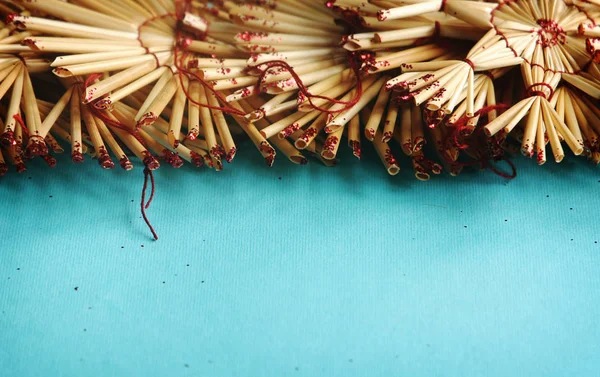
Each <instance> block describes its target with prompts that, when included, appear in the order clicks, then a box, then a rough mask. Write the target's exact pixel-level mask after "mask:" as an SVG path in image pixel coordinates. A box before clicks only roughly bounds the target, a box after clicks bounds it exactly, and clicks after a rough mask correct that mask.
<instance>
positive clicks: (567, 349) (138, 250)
mask: <svg viewBox="0 0 600 377" xmlns="http://www.w3.org/2000/svg"><path fill="white" fill-rule="evenodd" d="M342 158H343V161H342V164H341V165H340V166H339V167H338V168H336V169H335V170H332V169H328V168H325V167H322V166H320V165H319V164H318V163H311V164H310V165H309V166H306V167H299V166H294V165H291V164H289V163H287V162H286V161H284V160H282V159H279V160H278V161H277V162H276V166H275V168H273V169H268V168H266V167H264V166H263V162H262V160H261V159H260V157H259V155H258V154H257V153H256V152H255V151H254V150H252V146H250V145H246V147H245V148H242V152H241V153H240V155H239V156H238V158H237V159H236V160H235V161H234V163H233V165H232V166H227V167H226V170H225V171H224V172H222V173H220V174H217V173H215V172H213V171H208V170H205V169H204V170H200V171H194V169H193V168H191V167H187V168H184V169H182V170H180V171H174V170H173V169H171V168H169V167H164V168H163V169H161V170H160V171H159V172H158V173H157V183H158V192H157V197H156V201H155V203H154V204H153V206H152V208H151V209H150V211H149V216H150V218H151V219H152V221H153V223H154V224H155V226H156V228H157V230H158V232H159V234H160V237H161V239H160V241H158V242H153V241H151V240H150V239H149V233H148V231H147V230H146V228H145V226H144V224H143V222H142V220H141V219H140V218H139V204H138V201H139V194H140V189H141V183H142V181H141V175H142V173H141V170H140V169H139V168H138V169H137V171H134V172H130V173H126V172H122V171H119V170H115V171H110V172H107V171H102V170H101V169H100V168H99V167H98V166H97V165H96V164H95V162H93V163H92V162H88V163H86V164H85V165H83V166H73V165H72V164H70V163H68V161H66V160H65V159H64V158H61V159H60V160H59V162H60V163H61V164H60V165H59V166H58V167H57V168H56V169H55V170H53V171H48V170H46V169H45V167H44V166H42V162H41V161H36V162H34V163H32V167H31V168H30V171H28V172H27V173H25V174H23V175H16V174H11V175H10V176H9V177H5V178H2V179H1V180H0V198H1V202H2V210H1V211H0V236H1V237H0V242H1V243H0V248H1V252H0V375H1V376H11V377H12V376H18V377H28V376H69V377H71V376H103V377H104V376H128V377H131V376H216V377H220V376H386V377H387V376H427V377H432V376H509V375H510V376H528V377H531V376H567V375H568V376H585V377H590V376H598V375H600V327H599V325H600V324H599V321H600V319H599V318H600V309H599V302H600V244H598V243H597V242H600V234H599V232H598V219H599V215H598V210H599V208H600V206H599V204H600V195H599V193H600V191H599V190H600V181H599V179H600V177H599V174H598V170H597V169H596V168H595V167H592V166H589V165H587V164H585V163H584V162H574V161H573V159H567V160H566V161H565V162H564V163H563V164H561V165H559V166H556V165H555V164H553V163H548V166H545V167H543V168H537V167H536V166H534V163H533V161H525V160H522V159H520V160H518V161H517V165H518V167H519V177H518V178H517V179H516V180H514V181H511V182H507V181H505V180H503V179H502V178H499V177H496V176H495V175H493V174H491V173H483V174H476V173H467V174H464V175H462V176H460V177H458V178H450V177H448V176H444V177H442V178H438V179H434V180H432V181H431V182H428V183H422V182H418V181H416V180H414V179H413V178H412V177H411V175H412V173H411V171H410V170H411V169H410V167H409V166H406V165H405V166H403V169H404V170H403V172H402V173H401V175H400V176H397V177H388V176H387V175H386V174H385V172H384V171H383V169H382V168H381V166H380V165H379V162H378V161H377V160H376V157H375V156H373V153H372V152H371V151H369V150H367V151H366V158H365V159H366V161H364V162H362V163H358V162H357V161H354V160H353V159H351V158H350V157H349V155H348V153H346V151H345V150H344V151H343V153H342ZM29 177H31V179H29ZM279 177H281V179H279ZM474 178H477V179H474ZM132 200H133V202H132ZM142 245H143V247H142ZM76 287H77V290H75V288H76Z"/></svg>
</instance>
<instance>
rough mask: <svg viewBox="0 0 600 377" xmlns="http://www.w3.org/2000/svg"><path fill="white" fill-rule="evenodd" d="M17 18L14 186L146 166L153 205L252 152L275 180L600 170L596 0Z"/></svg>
mask: <svg viewBox="0 0 600 377" xmlns="http://www.w3.org/2000/svg"><path fill="white" fill-rule="evenodd" d="M0 13H2V15H3V16H4V17H5V22H4V23H2V24H1V25H0V116H1V121H2V122H1V124H0V141H1V143H0V174H5V173H6V171H7V170H8V166H9V165H13V166H15V168H16V170H17V171H24V170H25V169H26V165H25V164H26V162H27V161H28V160H29V159H31V158H35V157H41V158H44V159H45V160H46V162H47V163H48V164H49V165H51V166H53V165H54V164H55V163H56V161H55V160H54V158H53V157H52V155H53V154H55V153H62V152H65V151H68V152H69V153H70V155H71V158H72V160H73V161H74V162H76V163H79V162H82V161H84V160H86V159H88V158H94V159H96V160H97V161H98V163H99V164H100V166H102V167H103V168H106V169H111V168H113V167H115V166H117V165H119V166H121V167H122V168H123V169H125V170H132V169H133V170H134V169H135V167H136V166H137V165H139V164H141V165H142V166H143V169H144V173H145V187H146V186H147V185H150V187H151V188H152V187H153V182H154V181H153V177H152V171H153V170H156V169H158V168H159V167H161V166H165V165H170V166H172V167H174V168H179V167H181V166H182V165H183V164H186V163H190V164H192V165H193V166H196V167H198V168H200V167H203V168H212V169H214V170H216V171H220V170H222V169H224V168H225V166H226V165H227V164H228V163H231V162H233V161H234V159H235V156H236V154H237V151H238V149H239V148H245V147H247V145H248V144H249V143H252V144H254V147H255V148H256V150H257V151H258V153H259V155H260V156H261V158H263V159H264V160H265V162H266V164H267V165H269V166H271V165H273V164H274V163H275V162H276V156H278V155H279V156H280V158H282V159H283V158H285V159H287V160H289V161H290V162H292V163H295V164H298V165H304V164H307V163H308V162H309V161H310V160H317V161H320V162H321V163H323V164H325V165H326V166H334V165H336V164H337V163H339V162H340V161H338V160H339V159H340V156H341V151H343V149H344V148H348V149H349V150H350V153H351V154H352V155H353V156H355V157H356V158H359V159H360V158H362V157H363V156H364V153H363V152H364V150H365V148H369V149H372V150H373V151H374V152H375V154H377V155H378V157H379V159H380V160H381V164H382V167H383V168H384V169H385V170H386V171H387V172H388V173H389V174H390V175H397V174H400V173H401V172H402V171H405V170H412V171H413V172H414V175H415V177H416V178H417V179H419V180H423V181H425V180H428V179H430V178H431V177H432V176H434V175H438V174H441V173H443V171H447V172H448V173H449V174H451V175H456V174H459V173H460V172H461V171H462V170H463V169H464V168H469V167H471V166H475V167H479V168H481V169H490V170H492V171H493V172H495V173H496V174H498V175H500V176H502V177H506V178H512V177H514V176H515V175H516V171H515V170H514V166H513V165H512V163H511V162H510V160H509V159H508V156H509V155H510V154H511V153H512V152H513V151H514V150H515V145H518V148H517V150H520V152H521V153H522V154H523V155H525V156H527V157H536V160H537V162H538V163H539V164H543V163H545V162H546V161H547V160H548V159H549V158H552V159H553V160H555V161H557V162H560V161H561V160H562V159H563V158H565V157H566V155H567V153H566V152H567V151H569V150H570V151H571V152H572V154H574V155H583V156H586V157H587V158H588V159H589V160H590V161H592V162H594V163H598V162H599V161H600V151H599V148H600V147H599V144H600V142H599V141H598V135H599V134H600V121H598V119H600V117H599V115H600V110H599V108H600V106H599V105H598V100H600V68H599V64H600V53H599V52H598V51H599V50H600V42H599V41H600V28H599V26H597V21H598V20H600V3H599V2H597V1H594V0H588V1H583V0H504V1H475V0H370V1H365V0H360V1H358V0H328V1H325V0H307V1H297V0H267V1H264V0H261V1H242V0H220V1H195V0H194V1H192V0H136V1H133V0H123V1H118V2H110V3H106V2H104V3H103V2H97V1H91V0H69V1H64V0H4V1H2V2H0ZM248 139H249V142H245V140H248ZM547 146H549V148H546V147H547ZM548 153H551V154H552V157H548ZM277 159H278V158H277ZM501 161H505V163H506V164H507V165H506V166H508V168H509V170H503V169H501V168H499V167H497V166H496V165H497V164H498V163H500V162H501ZM342 163H343V161H342ZM506 166H505V168H504V169H506ZM152 197H153V195H152V194H150V196H149V200H151V199H152ZM148 204H149V202H146V201H145V199H144V201H143V203H142V206H141V207H142V211H144V210H145V208H147V206H148ZM144 218H145V219H146V216H145V213H144Z"/></svg>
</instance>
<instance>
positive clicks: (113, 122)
mask: <svg viewBox="0 0 600 377" xmlns="http://www.w3.org/2000/svg"><path fill="white" fill-rule="evenodd" d="M101 76H102V75H101V74H99V73H94V74H91V75H90V76H88V78H87V79H86V80H85V82H84V88H83V90H84V93H85V92H86V91H87V88H88V87H89V85H90V84H91V83H93V82H94V81H96V80H97V79H98V78H99V77H101ZM86 106H87V107H88V109H89V110H90V111H91V112H92V114H93V115H94V116H95V117H97V118H99V119H100V120H102V121H103V122H104V123H106V124H108V125H110V126H112V127H115V128H117V129H120V130H123V131H125V132H127V133H128V134H130V135H131V136H133V137H134V138H135V139H136V140H137V141H138V142H139V143H140V144H142V145H143V146H144V147H146V142H145V141H144V139H142V137H141V136H140V135H139V134H138V132H137V129H136V130H132V129H131V128H129V127H127V126H126V125H124V124H123V123H121V122H119V121H117V120H114V119H112V118H110V117H108V116H107V115H106V114H105V113H104V112H103V111H102V110H100V109H98V108H97V107H96V106H94V104H93V103H88V104H87V105H86ZM152 160H153V159H152ZM144 164H145V165H146V166H145V167H144V187H143V189H142V205H141V211H142V217H143V218H144V221H145V222H146V225H147V226H148V228H149V229H150V232H152V236H153V237H154V239H155V240H158V234H157V233H156V231H155V230H154V227H153V226H152V224H151V223H150V220H149V219H148V216H147V215H146V209H148V208H149V207H150V203H151V202H152V199H154V192H155V186H156V184H155V182H154V174H153V173H152V170H150V169H149V168H148V162H147V161H146V160H144ZM148 177H150V180H151V192H150V199H148V202H147V203H144V202H145V201H146V188H147V186H148Z"/></svg>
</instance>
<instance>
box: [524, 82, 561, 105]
mask: <svg viewBox="0 0 600 377" xmlns="http://www.w3.org/2000/svg"><path fill="white" fill-rule="evenodd" d="M536 86H544V87H546V88H548V90H550V95H549V96H546V93H544V92H543V91H542V90H533V88H534V87H536ZM525 94H526V95H527V97H533V96H541V97H544V98H545V99H547V100H548V101H550V100H551V99H552V97H553V96H554V88H553V87H552V85H550V84H547V83H545V82H538V83H535V84H532V85H529V86H528V87H527V89H525Z"/></svg>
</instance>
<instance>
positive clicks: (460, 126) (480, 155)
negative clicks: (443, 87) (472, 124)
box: [442, 104, 517, 179]
mask: <svg viewBox="0 0 600 377" xmlns="http://www.w3.org/2000/svg"><path fill="white" fill-rule="evenodd" d="M508 107H509V106H508V105H506V104H497V105H491V106H486V107H483V108H481V109H479V110H477V111H476V112H475V114H474V117H478V116H481V115H487V114H489V113H490V112H491V111H494V110H504V109H507V108H508ZM469 119H472V118H468V117H466V116H462V117H461V118H460V119H458V120H457V121H456V122H455V123H454V129H453V130H452V132H451V133H450V134H448V136H447V138H446V145H448V143H449V141H450V140H451V141H452V143H453V144H454V146H455V147H456V148H458V149H460V150H466V149H469V148H471V149H473V154H474V155H475V159H474V160H473V161H469V162H457V161H452V160H451V159H450V158H449V156H447V155H446V154H442V155H443V157H444V159H445V160H446V162H448V164H450V165H452V166H453V167H456V166H459V167H466V166H473V165H478V164H479V165H480V167H481V169H482V170H485V169H490V170H491V171H492V172H493V173H495V174H496V175H499V176H500V177H503V178H506V179H513V178H515V177H516V176H517V168H516V166H515V165H514V164H513V162H512V161H510V159H508V158H507V157H506V156H504V155H503V154H496V155H492V156H490V153H486V152H485V150H484V149H483V148H481V147H478V148H477V147H474V143H473V144H464V143H461V142H460V141H459V139H458V138H459V136H460V135H462V134H463V133H464V131H465V130H466V129H467V122H468V121H469ZM479 133H480V134H481V135H483V132H481V131H480V132H479ZM484 137H485V136H484ZM484 140H485V139H484ZM492 160H493V161H496V162H498V161H506V162H507V163H508V164H509V165H510V167H511V169H512V173H511V174H508V173H505V172H503V171H500V170H498V169H497V168H496V167H495V166H494V164H492V163H491V162H490V161H492Z"/></svg>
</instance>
